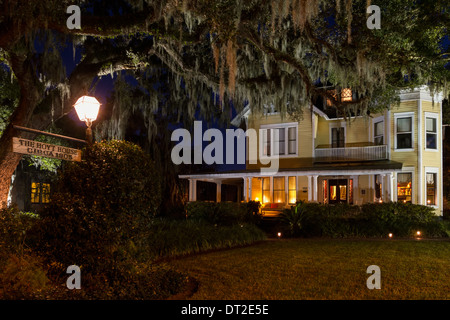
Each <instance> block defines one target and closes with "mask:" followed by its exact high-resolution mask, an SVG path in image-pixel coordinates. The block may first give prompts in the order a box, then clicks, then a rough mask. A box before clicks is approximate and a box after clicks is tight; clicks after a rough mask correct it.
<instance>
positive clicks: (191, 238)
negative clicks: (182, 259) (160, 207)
mask: <svg viewBox="0 0 450 320" xmlns="http://www.w3.org/2000/svg"><path fill="white" fill-rule="evenodd" d="M150 228H151V233H150V234H151V235H150V236H149V237H148V239H147V241H148V242H147V247H146V248H147V249H146V250H143V251H144V252H145V254H146V256H145V257H142V258H143V260H147V259H157V258H164V257H174V256H180V255H186V254H191V253H198V252H201V251H205V250H210V249H222V248H231V247H234V246H239V245H247V244H251V243H254V242H255V241H259V240H263V239H265V238H266V236H265V234H264V232H263V231H261V230H260V229H259V228H258V227H256V226H255V225H253V224H235V225H232V226H216V225H212V224H210V223H207V222H204V221H196V220H189V219H188V220H167V219H155V220H154V221H153V222H152V224H151V227H150Z"/></svg>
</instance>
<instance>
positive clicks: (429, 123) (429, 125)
mask: <svg viewBox="0 0 450 320" xmlns="http://www.w3.org/2000/svg"><path fill="white" fill-rule="evenodd" d="M426 130H427V137H426V139H427V147H426V148H427V149H437V126H436V118H426Z"/></svg>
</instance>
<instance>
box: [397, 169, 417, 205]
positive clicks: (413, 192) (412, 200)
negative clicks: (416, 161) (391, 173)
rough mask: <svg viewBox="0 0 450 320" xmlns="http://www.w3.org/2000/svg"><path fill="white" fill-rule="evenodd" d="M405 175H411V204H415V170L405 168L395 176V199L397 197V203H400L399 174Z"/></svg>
mask: <svg viewBox="0 0 450 320" xmlns="http://www.w3.org/2000/svg"><path fill="white" fill-rule="evenodd" d="M405 173H409V174H411V203H412V204H414V203H416V202H415V197H414V196H415V192H416V190H415V185H414V168H404V170H402V171H399V172H397V173H396V174H395V182H396V186H395V197H396V201H397V202H399V200H398V188H399V187H398V175H399V174H405Z"/></svg>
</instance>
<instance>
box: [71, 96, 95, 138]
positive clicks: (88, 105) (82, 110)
mask: <svg viewBox="0 0 450 320" xmlns="http://www.w3.org/2000/svg"><path fill="white" fill-rule="evenodd" d="M74 107H75V111H76V112H77V115H78V118H79V119H80V121H84V122H85V123H86V126H87V129H86V141H87V143H88V145H91V144H92V142H93V139H92V129H91V126H92V122H93V121H95V120H96V119H97V115H98V111H99V109H100V103H99V102H98V100H97V99H95V98H94V97H89V96H82V97H81V98H79V99H78V100H77V102H75V104H74Z"/></svg>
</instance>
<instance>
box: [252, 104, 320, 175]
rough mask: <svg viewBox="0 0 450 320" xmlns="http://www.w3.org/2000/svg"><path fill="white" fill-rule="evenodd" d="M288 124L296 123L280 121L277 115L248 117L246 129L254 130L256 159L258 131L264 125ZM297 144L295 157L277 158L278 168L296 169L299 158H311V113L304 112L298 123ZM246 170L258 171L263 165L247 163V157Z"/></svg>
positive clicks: (286, 120) (286, 119)
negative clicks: (255, 135)
mask: <svg viewBox="0 0 450 320" xmlns="http://www.w3.org/2000/svg"><path fill="white" fill-rule="evenodd" d="M288 122H296V121H295V120H292V119H289V118H284V119H282V118H281V116H280V115H279V114H272V115H250V116H249V119H248V128H249V129H254V130H256V134H257V138H258V159H259V152H260V145H259V142H260V140H261V137H260V134H259V129H261V128H263V127H264V126H265V125H273V124H282V123H288ZM297 142H298V152H297V156H280V158H279V168H295V167H298V159H299V158H311V157H312V156H313V147H312V144H313V122H312V116H311V111H309V110H305V113H304V117H303V119H302V120H300V121H299V122H298V130H297ZM246 161H247V164H246V168H247V169H259V168H261V167H263V166H265V165H263V164H261V163H259V161H258V164H250V163H248V157H247V160H246Z"/></svg>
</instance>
